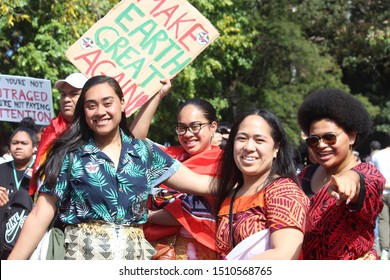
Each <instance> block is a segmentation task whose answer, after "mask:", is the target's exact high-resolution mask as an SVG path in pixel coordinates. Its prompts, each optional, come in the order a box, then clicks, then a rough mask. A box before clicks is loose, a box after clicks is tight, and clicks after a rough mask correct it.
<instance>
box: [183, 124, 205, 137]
mask: <svg viewBox="0 0 390 280" xmlns="http://www.w3.org/2000/svg"><path fill="white" fill-rule="evenodd" d="M209 124H210V123H200V122H195V123H191V124H190V125H189V126H185V125H178V126H177V127H175V131H176V133H177V135H179V136H183V135H184V134H186V133H187V130H189V131H190V132H191V133H192V134H198V133H199V132H200V130H201V129H202V128H203V127H205V126H206V125H209Z"/></svg>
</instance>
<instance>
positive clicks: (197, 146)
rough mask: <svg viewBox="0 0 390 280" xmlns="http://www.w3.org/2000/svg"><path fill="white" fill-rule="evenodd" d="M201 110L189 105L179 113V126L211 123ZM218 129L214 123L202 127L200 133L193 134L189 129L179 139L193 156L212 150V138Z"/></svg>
mask: <svg viewBox="0 0 390 280" xmlns="http://www.w3.org/2000/svg"><path fill="white" fill-rule="evenodd" d="M209 122H210V121H209V120H208V119H207V118H206V117H205V116H204V113H203V111H202V110H201V109H199V108H197V107H195V106H194V105H187V106H185V107H183V109H182V110H181V111H180V112H179V115H178V116H177V125H178V126H185V127H187V126H190V125H191V124H194V123H199V124H200V123H202V124H204V123H209ZM216 128H217V123H216V122H212V123H211V124H208V125H204V126H203V125H202V128H201V130H200V131H199V133H196V134H194V133H191V132H190V131H189V130H188V129H187V131H186V133H185V134H184V135H181V136H180V135H179V136H178V139H179V142H180V145H181V146H182V147H183V149H184V150H185V151H186V152H187V153H189V154H190V155H191V156H193V155H196V154H199V153H201V152H203V151H205V150H209V149H211V137H212V135H213V134H214V132H215V130H216Z"/></svg>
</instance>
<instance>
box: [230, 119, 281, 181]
mask: <svg viewBox="0 0 390 280" xmlns="http://www.w3.org/2000/svg"><path fill="white" fill-rule="evenodd" d="M271 132H272V131H271V127H270V126H269V125H268V123H267V122H266V121H265V120H264V119H263V118H262V117H260V116H258V115H250V116H248V117H246V118H245V119H244V120H243V121H242V122H241V124H240V125H239V127H238V131H237V134H236V136H235V138H234V161H235V163H236V165H237V168H238V169H239V170H240V171H241V172H242V174H243V178H244V181H247V180H249V179H250V180H252V181H253V180H254V181H257V180H259V179H260V178H262V176H263V175H265V174H267V173H268V172H269V171H270V170H271V167H272V162H273V159H274V157H276V155H277V153H278V147H276V146H275V142H274V140H273V138H272V134H271Z"/></svg>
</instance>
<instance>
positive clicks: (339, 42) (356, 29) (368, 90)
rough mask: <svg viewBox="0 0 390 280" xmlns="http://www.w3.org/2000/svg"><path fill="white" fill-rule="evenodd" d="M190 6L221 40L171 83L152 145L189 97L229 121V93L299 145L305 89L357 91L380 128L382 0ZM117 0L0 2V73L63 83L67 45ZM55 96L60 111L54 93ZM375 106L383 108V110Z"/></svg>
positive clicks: (385, 66) (209, 1) (168, 131)
mask: <svg viewBox="0 0 390 280" xmlns="http://www.w3.org/2000/svg"><path fill="white" fill-rule="evenodd" d="M169 1H170V0H169ZM189 2H190V3H191V4H192V5H194V6H195V7H196V8H197V9H198V10H199V11H200V12H201V13H202V14H203V15H204V16H205V17H206V18H208V19H209V20H210V21H211V23H212V24H213V25H214V26H215V27H216V28H217V29H218V30H219V32H220V36H219V37H218V38H217V40H216V41H215V42H214V43H213V44H212V45H211V46H209V47H208V48H207V49H206V50H205V51H204V52H202V53H201V54H200V55H199V56H198V57H197V58H196V59H195V60H194V61H193V62H192V63H191V64H190V65H189V66H188V67H186V68H185V69H184V70H183V71H182V72H181V73H180V74H179V75H178V76H177V77H175V80H174V81H173V88H172V90H171V92H170V93H169V94H168V96H167V97H165V99H164V100H163V102H162V103H161V105H160V107H159V108H158V111H157V113H156V115H155V118H154V123H153V125H152V127H151V130H150V138H151V139H153V140H155V141H157V142H160V143H164V142H165V141H168V142H171V143H172V144H173V143H175V141H176V136H175V135H174V126H175V123H176V114H177V112H176V111H177V110H176V108H177V107H178V105H179V104H180V103H181V102H183V101H184V100H186V99H189V98H192V97H195V96H199V97H201V98H205V99H207V100H209V101H210V102H211V103H212V104H213V105H214V106H215V108H216V109H217V111H218V114H219V118H220V120H224V121H232V104H231V103H230V101H229V96H232V95H233V96H234V95H235V96H239V102H238V105H237V112H240V111H243V110H245V109H247V108H249V107H253V106H256V107H265V108H268V109H270V110H271V111H273V112H274V113H275V114H276V115H277V116H279V117H280V118H281V119H282V121H283V123H284V125H285V128H286V131H287V133H288V135H289V138H290V139H291V140H292V141H293V142H294V143H295V144H299V141H300V138H299V137H300V131H299V128H298V125H297V122H296V112H297V109H298V107H299V104H300V103H301V102H302V100H303V98H304V97H305V96H306V95H307V94H308V93H309V92H310V91H312V90H313V89H316V88H321V87H338V88H342V89H344V90H346V91H348V92H351V93H352V94H354V95H356V96H357V97H358V98H359V99H361V100H362V101H363V102H364V104H365V105H366V106H367V108H368V109H369V112H370V114H371V115H372V116H373V117H375V120H376V123H377V130H379V129H381V130H383V129H385V128H386V125H387V128H388V123H389V119H388V118H389V117H388V112H389V110H390V104H389V103H386V101H388V100H389V94H390V93H389V88H390V87H389V79H388V77H389V76H390V75H389V74H390V73H389V62H390V60H389V51H390V45H389V41H390V39H389V25H388V19H389V11H390V9H389V7H386V5H388V1H380V0H370V1H364V0H350V1H347V0H291V1H287V0H280V1H272V0H189ZM117 3H118V1H113V0H109V1H98V0H72V1H70V0H63V1H57V0H51V1H43V0H3V1H2V2H1V3H0V14H1V17H0V56H1V57H0V58H1V59H2V61H3V63H2V64H1V66H0V73H4V74H11V75H23V76H32V77H37V78H46V79H50V80H51V81H53V82H54V81H56V80H57V79H59V78H63V77H65V76H66V75H67V74H69V73H71V72H73V71H75V70H76V69H75V68H74V66H73V65H71V64H70V63H69V61H68V60H67V58H66V57H65V54H64V53H65V51H66V50H67V48H69V46H70V45H71V44H73V42H74V41H76V40H77V39H78V38H79V37H80V36H81V35H82V34H83V33H84V32H85V31H86V30H87V29H88V28H89V27H90V26H92V25H93V23H95V22H96V21H97V20H98V19H99V18H101V17H103V16H104V15H105V14H106V13H107V11H108V10H109V9H111V8H112V7H113V6H114V5H115V4H117ZM386 3H387V4H386ZM53 91H54V96H55V100H54V103H55V104H56V106H58V102H56V101H57V99H58V92H57V91H56V90H55V89H54V90H53ZM383 104H387V105H385V108H387V109H385V110H382V111H381V110H380V109H379V108H380V107H379V106H380V105H381V107H382V108H383V106H384V105H383ZM55 109H56V110H58V107H56V108H55ZM384 114H387V115H384ZM130 121H131V118H130Z"/></svg>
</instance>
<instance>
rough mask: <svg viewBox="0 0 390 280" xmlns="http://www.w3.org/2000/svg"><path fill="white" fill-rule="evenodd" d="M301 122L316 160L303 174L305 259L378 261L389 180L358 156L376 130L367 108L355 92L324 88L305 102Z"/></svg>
mask: <svg viewBox="0 0 390 280" xmlns="http://www.w3.org/2000/svg"><path fill="white" fill-rule="evenodd" d="M298 122H299V125H300V127H301V129H302V131H303V132H304V133H305V134H306V136H307V138H306V139H305V142H306V144H307V146H308V149H309V150H310V152H311V155H312V156H313V157H314V159H315V162H316V164H312V165H310V166H308V167H306V168H305V169H304V170H302V172H301V173H300V175H299V177H300V179H301V182H302V188H303V190H304V191H305V193H306V194H307V195H308V196H309V198H310V209H309V213H308V218H307V227H306V233H305V239H304V243H303V253H304V259H317V260H319V259H344V260H346V259H349V260H354V259H377V254H376V251H375V249H373V244H374V228H375V221H376V217H377V216H378V213H379V212H380V210H381V209H382V202H381V194H382V190H383V186H384V178H383V176H382V175H381V174H380V172H379V171H378V170H377V169H376V168H375V167H374V166H373V165H371V164H368V163H358V162H357V161H356V159H355V156H354V154H353V150H354V148H355V147H356V146H357V145H359V143H361V141H362V140H363V139H364V138H365V137H366V136H367V135H368V134H369V133H370V131H371V126H372V122H371V119H370V116H369V114H368V112H367V110H366V109H365V107H364V106H363V104H362V103H361V102H360V101H358V100H357V99H356V98H354V97H353V96H352V95H350V94H347V93H345V92H343V91H341V90H338V89H321V90H316V91H314V92H312V93H311V94H309V95H308V96H307V97H306V99H305V100H304V101H303V103H302V105H301V106H300V108H299V111H298Z"/></svg>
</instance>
